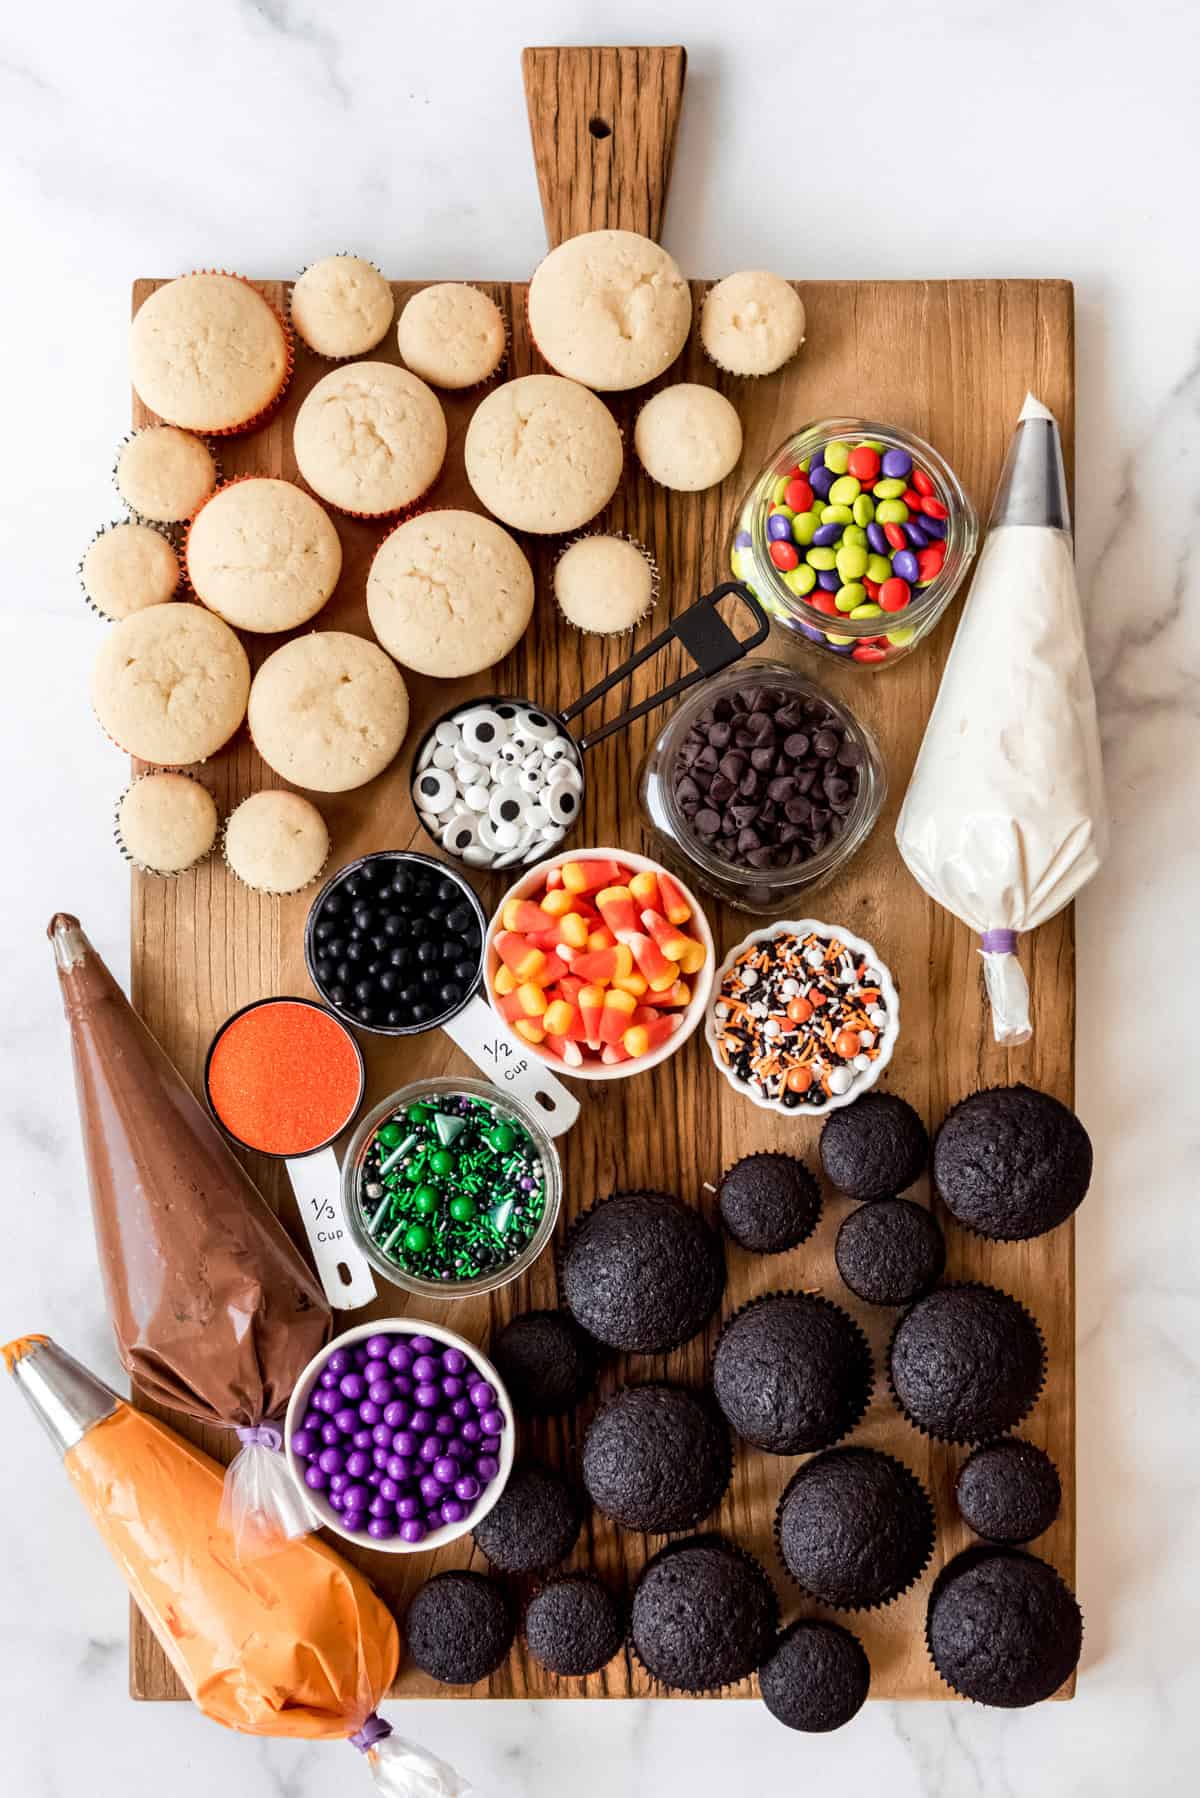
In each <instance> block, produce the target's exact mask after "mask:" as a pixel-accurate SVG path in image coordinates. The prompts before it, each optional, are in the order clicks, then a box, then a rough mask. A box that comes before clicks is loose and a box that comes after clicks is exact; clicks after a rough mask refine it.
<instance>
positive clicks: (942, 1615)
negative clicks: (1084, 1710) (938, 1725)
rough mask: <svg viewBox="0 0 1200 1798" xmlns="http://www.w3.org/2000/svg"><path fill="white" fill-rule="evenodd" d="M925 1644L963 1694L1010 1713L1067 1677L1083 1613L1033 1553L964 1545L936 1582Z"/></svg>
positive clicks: (1074, 1661)
mask: <svg viewBox="0 0 1200 1798" xmlns="http://www.w3.org/2000/svg"><path fill="white" fill-rule="evenodd" d="M925 1641H926V1645H927V1646H928V1649H929V1655H930V1659H931V1660H932V1661H933V1664H934V1666H935V1667H936V1668H937V1670H938V1673H939V1674H940V1675H941V1677H942V1678H943V1679H944V1680H945V1682H946V1684H947V1685H948V1686H950V1687H951V1688H952V1689H953V1690H954V1691H955V1692H957V1693H959V1694H960V1696H961V1697H963V1698H973V1699H974V1700H975V1702H976V1703H977V1704H994V1705H999V1706H1001V1707H1003V1708H1004V1709H1005V1710H1016V1709H1018V1708H1020V1707H1021V1706H1022V1705H1026V1704H1040V1703H1041V1701H1042V1699H1043V1698H1049V1697H1051V1696H1052V1695H1053V1693H1055V1692H1057V1691H1058V1688H1059V1687H1060V1686H1061V1685H1062V1683H1063V1681H1064V1680H1065V1679H1068V1678H1069V1677H1070V1675H1071V1673H1072V1672H1073V1671H1074V1669H1075V1668H1076V1666H1077V1665H1078V1664H1079V1655H1080V1651H1081V1649H1082V1647H1083V1616H1082V1613H1081V1612H1080V1609H1079V1604H1078V1602H1077V1600H1076V1597H1075V1594H1074V1593H1073V1592H1072V1590H1071V1588H1070V1586H1068V1585H1067V1583H1066V1581H1065V1580H1064V1579H1062V1578H1060V1576H1059V1575H1058V1574H1057V1573H1056V1572H1055V1570H1054V1568H1053V1567H1050V1566H1048V1565H1047V1563H1046V1562H1045V1561H1039V1560H1038V1558H1037V1556H1036V1555H1030V1554H1022V1553H1021V1552H1020V1551H1019V1550H1017V1549H1012V1548H969V1549H967V1550H966V1552H965V1553H964V1554H960V1555H956V1556H955V1558H954V1560H952V1561H951V1562H950V1564H949V1566H947V1567H944V1568H943V1569H942V1571H941V1573H940V1574H939V1575H938V1577H937V1579H936V1580H935V1582H934V1587H933V1591H932V1592H931V1593H930V1594H929V1608H928V1610H927V1612H926V1616H925Z"/></svg>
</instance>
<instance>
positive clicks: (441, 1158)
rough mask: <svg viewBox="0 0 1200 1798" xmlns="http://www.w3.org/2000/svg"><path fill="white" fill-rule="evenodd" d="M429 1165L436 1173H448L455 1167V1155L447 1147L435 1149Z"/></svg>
mask: <svg viewBox="0 0 1200 1798" xmlns="http://www.w3.org/2000/svg"><path fill="white" fill-rule="evenodd" d="M429 1165H430V1167H431V1168H432V1170H433V1172H434V1173H435V1174H448V1173H450V1171H451V1170H452V1168H453V1167H454V1157H453V1155H449V1154H447V1152H446V1150H445V1149H435V1150H434V1152H433V1154H432V1155H431V1156H430V1157H429Z"/></svg>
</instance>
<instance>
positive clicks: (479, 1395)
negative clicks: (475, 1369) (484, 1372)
mask: <svg viewBox="0 0 1200 1798" xmlns="http://www.w3.org/2000/svg"><path fill="white" fill-rule="evenodd" d="M467 1397H468V1398H469V1399H470V1401H471V1403H472V1404H473V1405H474V1407H475V1409H476V1410H477V1411H486V1410H488V1409H489V1408H490V1407H491V1406H492V1405H494V1404H495V1402H496V1392H495V1388H494V1387H492V1386H489V1385H488V1383H487V1381H486V1380H476V1381H475V1383H474V1385H473V1386H472V1387H471V1390H470V1391H469V1392H468V1393H467Z"/></svg>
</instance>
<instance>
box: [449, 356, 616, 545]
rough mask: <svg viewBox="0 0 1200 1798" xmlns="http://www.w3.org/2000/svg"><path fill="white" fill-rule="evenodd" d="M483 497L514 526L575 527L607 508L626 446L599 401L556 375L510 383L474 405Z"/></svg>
mask: <svg viewBox="0 0 1200 1798" xmlns="http://www.w3.org/2000/svg"><path fill="white" fill-rule="evenodd" d="M463 455H464V461H465V464H466V471H467V479H468V481H469V482H470V483H471V487H472V489H473V490H474V492H475V493H476V495H477V496H478V498H479V499H480V500H481V501H482V502H483V504H484V505H485V506H486V507H487V509H488V511H489V512H494V513H495V515H496V517H497V518H499V519H501V520H502V521H503V523H505V524H507V525H511V526H512V528H513V530H516V531H534V532H538V533H548V532H554V531H576V530H578V529H579V527H580V526H581V525H584V524H587V523H588V521H589V519H592V518H594V517H595V516H596V514H597V512H601V511H603V509H604V507H605V506H606V505H607V504H608V502H609V500H610V499H611V498H612V496H613V494H614V493H615V492H616V490H617V484H618V482H619V481H620V479H621V468H622V464H623V460H624V452H623V450H622V446H621V433H620V431H619V430H618V429H617V424H616V420H615V419H614V418H613V415H612V413H611V412H610V411H609V410H608V407H607V406H606V405H605V404H604V402H603V401H602V400H598V399H597V398H596V396H595V394H594V393H589V391H588V389H587V388H586V387H581V386H580V385H579V384H578V382H576V381H564V380H562V379H561V377H560V376H558V375H524V376H522V378H521V379H520V380H518V381H506V382H505V383H504V385H503V386H502V387H497V388H496V389H495V391H494V392H492V393H489V394H488V395H487V397H486V399H484V400H483V401H481V403H480V404H479V405H478V406H477V407H476V408H475V413H474V415H473V417H472V419H471V422H470V424H469V425H468V427H467V437H466V443H465V445H464V451H463Z"/></svg>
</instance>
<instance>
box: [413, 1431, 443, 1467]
mask: <svg viewBox="0 0 1200 1798" xmlns="http://www.w3.org/2000/svg"><path fill="white" fill-rule="evenodd" d="M441 1452H442V1444H441V1441H440V1440H439V1438H438V1437H437V1436H426V1438H425V1440H424V1442H422V1444H421V1446H420V1448H419V1449H418V1450H417V1453H418V1455H419V1456H420V1458H421V1460H422V1461H429V1462H433V1461H436V1460H437V1459H438V1457H439V1456H440V1454H441Z"/></svg>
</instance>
